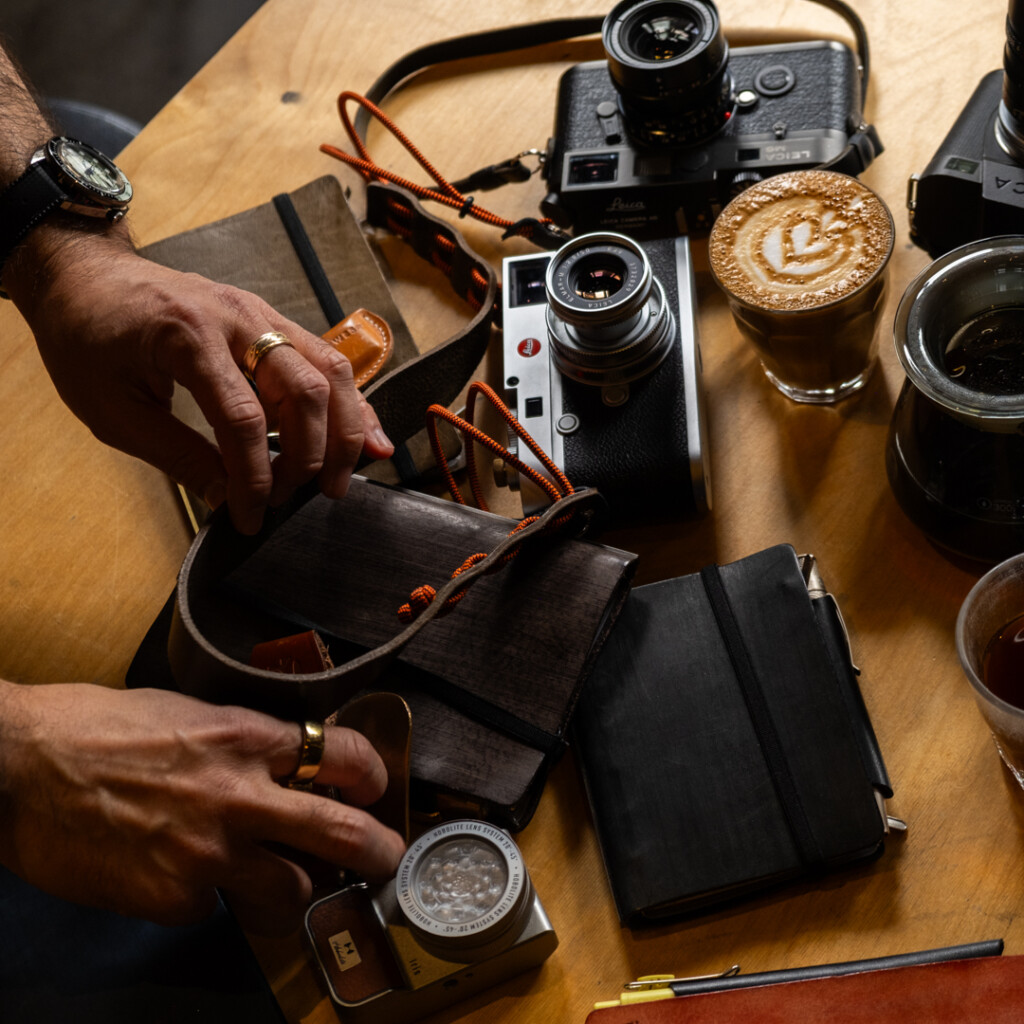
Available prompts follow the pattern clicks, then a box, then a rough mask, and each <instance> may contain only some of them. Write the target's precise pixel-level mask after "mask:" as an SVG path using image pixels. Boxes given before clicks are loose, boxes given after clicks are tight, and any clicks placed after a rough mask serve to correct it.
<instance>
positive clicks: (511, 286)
mask: <svg viewBox="0 0 1024 1024" xmlns="http://www.w3.org/2000/svg"><path fill="white" fill-rule="evenodd" d="M547 270H548V258H547V256H539V257H537V259H533V260H525V261H523V262H522V263H515V264H512V265H511V266H510V267H509V268H508V276H507V277H506V280H505V287H506V288H507V289H508V298H509V305H510V306H513V307H519V306H536V305H539V304H540V303H542V302H547V301H548V300H547V295H546V293H545V291H544V275H545V274H546V273H547Z"/></svg>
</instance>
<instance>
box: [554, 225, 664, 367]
mask: <svg viewBox="0 0 1024 1024" xmlns="http://www.w3.org/2000/svg"><path fill="white" fill-rule="evenodd" d="M545 284H546V288H547V296H548V310H547V322H548V335H549V337H550V340H551V354H552V358H553V360H554V363H555V365H556V366H557V367H558V369H559V370H560V371H561V372H562V373H563V374H565V376H567V377H570V378H572V379H573V380H578V381H580V382H582V383H584V384H593V385H595V386H598V387H608V386H611V385H616V384H627V383H629V382H630V381H633V380H638V379H639V378H641V377H645V376H646V375H647V374H649V373H650V372H651V371H652V370H654V369H655V368H656V367H657V366H658V365H659V364H660V363H661V361H662V360H663V359H664V358H665V356H666V355H667V354H668V352H669V350H670V349H671V347H672V343H673V342H674V341H675V336H676V325H675V319H674V317H673V316H672V313H671V310H670V309H669V308H668V303H667V302H666V300H665V289H664V288H663V287H662V285H661V282H660V281H659V280H658V279H657V278H656V277H655V276H654V274H653V272H652V270H651V264H650V261H649V260H648V259H647V254H646V253H645V252H644V250H643V248H642V247H641V246H640V245H638V244H637V243H636V242H634V241H633V239H631V238H627V237H626V236H625V235H619V234H614V233H613V232H610V231H608V232H595V233H593V234H589V235H580V236H579V238H574V239H573V240H572V241H571V242H568V243H567V244H566V245H564V246H562V248H561V249H559V250H558V252H557V253H555V255H554V256H553V257H552V258H551V262H550V263H549V264H548V272H547V278H546V281H545Z"/></svg>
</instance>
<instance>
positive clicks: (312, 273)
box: [274, 192, 345, 327]
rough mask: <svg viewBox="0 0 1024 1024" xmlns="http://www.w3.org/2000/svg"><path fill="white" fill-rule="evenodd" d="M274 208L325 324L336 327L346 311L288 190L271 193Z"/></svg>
mask: <svg viewBox="0 0 1024 1024" xmlns="http://www.w3.org/2000/svg"><path fill="white" fill-rule="evenodd" d="M274 209H276V210H277V215H278V216H279V217H280V218H281V223H282V224H283V225H284V229H285V231H287V232H288V237H289V239H291V243H292V247H293V248H294V249H295V255H296V256H298V257H299V262H300V263H301V264H302V269H303V270H304V271H305V272H306V278H307V279H308V280H309V283H310V285H312V287H313V293H314V294H315V295H316V299H317V302H319V303H320V308H321V309H322V310H323V313H324V316H325V317H327V326H328V327H335V326H337V325H338V324H340V323H341V321H342V320H344V319H345V310H344V309H342V308H341V303H340V302H339V301H338V296H337V295H335V294H334V289H333V288H332V287H331V282H330V281H329V280H328V278H327V273H326V272H325V270H324V268H323V264H322V263H321V262H320V257H319V256H317V254H316V249H314V248H313V243H312V242H311V241H310V240H309V235H307V234H306V228H305V227H304V225H303V223H302V219H301V218H300V217H299V214H298V211H297V210H296V209H295V204H294V203H293V202H292V198H291V196H290V195H288V193H287V192H282V193H281V194H280V195H276V196H274Z"/></svg>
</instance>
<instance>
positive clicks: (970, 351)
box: [944, 306, 1024, 395]
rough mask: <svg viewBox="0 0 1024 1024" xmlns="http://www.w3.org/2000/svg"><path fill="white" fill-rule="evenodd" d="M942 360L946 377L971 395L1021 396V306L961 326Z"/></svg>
mask: <svg viewBox="0 0 1024 1024" xmlns="http://www.w3.org/2000/svg"><path fill="white" fill-rule="evenodd" d="M944 358H945V364H946V372H947V373H948V374H949V376H950V377H951V378H952V379H953V380H955V381H957V382H958V383H960V384H963V385H964V387H968V388H970V389H971V390H972V391H980V392H982V393H983V394H986V395H1019V394H1022V393H1024V306H1001V307H999V308H998V309H990V310H988V312H986V313H982V314H981V316H978V317H975V318H974V319H973V320H971V321H969V322H968V323H966V324H964V326H963V327H961V328H960V330H958V331H957V332H956V334H954V335H953V337H952V339H951V340H950V342H949V345H948V346H947V347H946V352H945V357H944Z"/></svg>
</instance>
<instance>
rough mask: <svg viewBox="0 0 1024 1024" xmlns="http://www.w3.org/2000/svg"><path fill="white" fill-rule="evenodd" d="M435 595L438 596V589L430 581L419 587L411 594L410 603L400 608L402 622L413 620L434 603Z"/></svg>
mask: <svg viewBox="0 0 1024 1024" xmlns="http://www.w3.org/2000/svg"><path fill="white" fill-rule="evenodd" d="M435 597H437V591H436V590H435V589H434V588H433V587H432V586H431V585H430V584H429V583H424V584H423V586H422V587H417V588H416V589H415V590H414V591H413V592H412V593H411V594H410V595H409V603H408V604H403V605H402V607H401V608H399V609H398V617H399V619H401V620H402V622H412V620H413V619H415V618H416V616H417V615H419V613H420V612H422V611H423V610H424V609H425V608H427V607H429V606H430V605H431V604H432V603H433V600H434V598H435Z"/></svg>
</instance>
